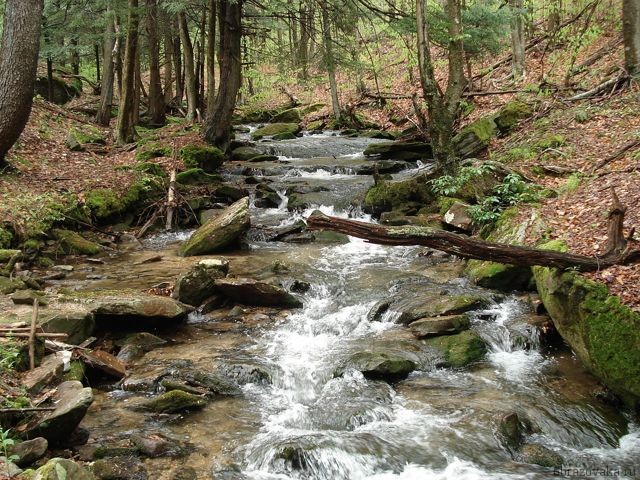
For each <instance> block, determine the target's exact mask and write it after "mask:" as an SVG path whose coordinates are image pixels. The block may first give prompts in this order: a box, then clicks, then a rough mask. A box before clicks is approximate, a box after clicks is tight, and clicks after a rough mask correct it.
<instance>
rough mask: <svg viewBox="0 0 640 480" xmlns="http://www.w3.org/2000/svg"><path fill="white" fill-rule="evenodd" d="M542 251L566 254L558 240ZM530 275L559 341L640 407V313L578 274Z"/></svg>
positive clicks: (542, 270) (540, 271)
mask: <svg viewBox="0 0 640 480" xmlns="http://www.w3.org/2000/svg"><path fill="white" fill-rule="evenodd" d="M541 248H545V249H548V250H556V251H566V245H565V244H564V243H563V242H561V241H558V240H556V241H553V242H549V243H547V244H545V245H542V246H541ZM533 273H534V278H535V280H536V286H537V288H538V293H539V294H540V298H541V299H542V301H543V303H544V306H545V307H546V309H547V311H548V312H549V315H550V316H551V318H552V320H553V323H554V325H555V326H556V329H557V330H558V332H559V333H560V335H561V336H562V338H563V339H564V340H565V341H566V342H567V343H568V344H569V346H570V347H571V349H572V350H573V351H574V352H575V353H576V355H577V356H578V358H579V359H580V360H581V361H582V362H583V363H584V365H585V366H586V367H587V368H588V369H589V370H591V371H592V372H593V373H594V374H595V375H596V376H597V377H598V378H600V379H601V380H602V382H603V383H604V384H605V385H607V387H609V388H610V389H611V390H612V391H613V392H615V393H616V394H618V395H619V396H620V397H621V398H622V399H623V400H625V402H626V403H628V404H629V405H631V406H632V407H635V408H640V313H638V312H635V311H633V310H631V309H630V308H629V307H627V306H626V305H623V304H622V303H620V299H619V298H618V297H615V296H612V295H609V293H608V291H607V287H606V286H605V285H603V284H601V283H597V282H594V281H592V280H589V279H587V278H585V277H583V276H582V275H580V274H578V273H576V272H562V271H559V270H556V269H551V268H543V267H533Z"/></svg>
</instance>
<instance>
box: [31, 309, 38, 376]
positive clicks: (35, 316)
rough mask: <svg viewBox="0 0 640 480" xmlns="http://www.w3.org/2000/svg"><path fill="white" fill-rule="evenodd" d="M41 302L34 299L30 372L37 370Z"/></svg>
mask: <svg viewBox="0 0 640 480" xmlns="http://www.w3.org/2000/svg"><path fill="white" fill-rule="evenodd" d="M39 306H40V302H39V301H38V299H37V298H34V299H33V314H32V315H31V328H29V370H33V369H34V368H36V325H37V323H38V307H39Z"/></svg>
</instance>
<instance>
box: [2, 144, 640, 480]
mask: <svg viewBox="0 0 640 480" xmlns="http://www.w3.org/2000/svg"><path fill="white" fill-rule="evenodd" d="M370 142H373V140H368V139H367V140H364V139H346V138H339V137H334V136H332V135H330V134H322V135H314V136H305V137H302V138H297V139H293V140H286V141H282V142H270V141H267V142H263V143H261V144H259V148H260V150H261V151H262V152H264V153H265V154H269V155H271V156H275V157H276V158H278V160H274V159H270V160H268V161H258V162H250V161H242V162H233V163H231V164H229V165H228V166H227V167H225V168H226V173H225V175H226V176H227V178H228V179H229V180H234V181H237V182H239V183H246V184H248V185H256V184H257V185H259V186H258V187H251V189H252V192H253V193H252V195H251V198H250V199H249V200H248V201H247V204H246V205H236V207H235V208H236V209H237V210H241V208H240V207H242V208H246V210H247V211H246V214H247V215H248V216H249V217H250V221H251V227H250V229H249V230H248V231H247V232H246V233H245V234H244V236H243V238H244V240H243V245H242V247H243V248H235V247H234V248H231V249H228V250H227V251H225V252H224V253H223V254H216V255H206V254H205V255H201V256H197V257H184V256H180V255H179V251H180V250H182V253H185V250H184V249H185V248H186V247H185V245H190V244H191V242H187V243H185V240H187V239H188V238H189V237H191V234H192V232H190V231H185V232H178V233H173V234H161V235H157V236H154V237H150V238H148V239H147V240H145V241H144V242H143V243H142V244H141V245H133V246H132V247H131V248H130V249H129V250H128V251H122V250H121V251H119V252H117V253H114V254H112V255H107V256H103V257H102V258H101V261H102V263H83V261H82V260H79V261H78V263H77V264H74V265H71V266H70V267H67V268H66V270H68V271H65V272H64V275H61V276H60V278H58V279H52V280H50V282H51V283H52V285H53V286H54V289H55V290H57V291H64V292H65V293H64V295H62V297H64V298H61V297H56V300H54V301H52V303H51V305H49V306H48V307H45V311H46V308H51V309H54V308H57V303H56V302H63V303H64V305H66V306H67V308H69V310H73V312H74V314H75V315H76V317H81V318H84V319H85V320H86V318H88V317H91V318H92V321H93V322H95V328H96V329H97V330H96V331H97V332H99V333H100V332H101V333H103V334H104V335H105V340H104V345H105V346H109V345H111V346H112V349H113V351H115V352H119V354H118V355H119V359H120V361H122V362H124V363H125V364H126V366H127V368H126V375H125V376H124V378H122V379H119V380H118V379H116V378H115V377H114V376H113V375H112V376H111V377H109V376H105V374H104V371H105V370H104V369H103V370H101V372H102V373H101V374H100V375H97V374H95V373H92V372H91V371H88V372H86V373H85V374H82V373H81V374H80V375H79V376H78V377H77V379H76V380H80V381H84V383H85V385H88V386H90V387H92V390H89V389H86V388H85V389H83V388H82V384H79V383H78V382H77V381H76V382H75V383H73V382H72V383H70V384H69V385H68V387H67V388H69V389H71V390H72V391H75V392H84V393H83V394H82V395H85V397H87V398H85V397H80V398H85V403H84V404H82V405H83V406H88V410H87V409H85V410H86V415H84V416H80V418H79V419H78V421H79V420H80V419H81V422H80V424H79V426H80V430H77V429H76V430H74V431H73V432H66V433H65V439H66V438H67V437H69V436H71V435H72V433H73V435H76V434H78V432H80V433H82V432H84V434H85V438H83V439H81V441H74V442H61V443H60V444H58V445H55V441H54V445H52V447H53V448H54V450H53V451H54V452H55V453H57V454H59V455H61V456H69V457H72V458H74V459H76V460H78V461H81V462H86V464H87V465H89V466H90V468H91V470H92V472H93V474H94V475H95V476H96V477H97V478H123V479H144V478H154V479H155V478H161V479H173V480H177V479H186V478H197V479H208V478H214V479H238V480H239V479H286V478H298V479H349V480H352V479H379V480H381V479H395V478H397V479H449V478H450V479H458V478H473V479H476V478H486V479H496V478H498V479H502V478H504V479H516V478H521V479H525V478H526V479H547V478H551V477H552V476H553V475H554V469H558V468H564V469H574V468H575V469H578V470H579V469H587V468H591V469H603V468H604V469H606V468H609V469H610V470H613V469H617V470H618V471H619V472H620V475H621V476H625V475H626V477H627V478H637V477H638V476H640V470H639V469H638V465H637V464H638V460H637V459H638V458H640V429H638V426H637V425H636V424H635V423H634V420H633V417H632V416H631V415H630V414H628V413H626V412H625V411H624V410H621V409H620V407H619V406H618V405H616V404H612V403H610V402H607V401H606V398H603V397H606V396H605V395H603V394H602V392H603V389H602V387H600V385H599V384H598V382H597V381H596V380H595V379H594V378H593V377H592V376H590V375H589V374H588V373H586V372H585V371H584V369H583V368H582V366H581V365H580V364H579V362H578V361H577V360H576V359H575V358H574V357H573V355H572V353H571V351H570V350H568V349H567V348H566V346H564V345H563V343H562V341H561V340H560V339H559V338H558V337H557V335H556V334H554V331H553V326H552V324H551V323H550V322H549V319H548V317H545V316H544V315H543V314H542V315H541V314H540V312H539V300H538V299H537V297H536V295H535V294H532V293H530V292H528V293H527V292H525V293H512V294H511V293H510V294H505V293H500V292H495V291H491V290H487V289H483V288H480V287H477V286H474V285H472V284H470V283H469V281H468V280H466V279H465V278H463V276H462V270H463V268H464V264H463V263H462V262H460V261H457V260H455V259H452V258H449V257H446V256H443V255H441V254H439V253H437V252H432V251H425V250H423V249H420V248H412V247H381V246H376V245H370V244H367V243H365V242H363V241H361V240H357V239H354V238H348V237H344V236H341V235H335V234H326V233H325V234H318V233H309V232H306V231H304V228H303V227H304V225H303V224H301V223H300V222H302V221H304V218H305V217H306V216H308V215H309V214H310V213H311V212H312V211H313V210H315V209H320V210H322V211H323V212H325V213H331V214H334V215H340V216H345V217H346V216H351V217H355V218H359V219H361V220H363V221H372V220H371V218H370V217H369V216H368V215H365V214H363V213H362V212H360V211H359V210H358V209H357V208H354V207H352V205H351V202H352V199H353V198H354V197H355V196H357V195H358V194H361V193H362V192H364V190H365V189H366V188H368V187H369V186H370V185H371V184H372V183H373V181H372V179H371V177H369V176H367V175H361V174H359V173H362V172H369V170H370V169H371V163H372V162H371V161H370V160H367V159H365V157H363V156H362V154H361V152H362V150H364V148H365V147H366V146H367V144H368V143H370ZM400 167H401V168H400ZM389 168H390V171H391V170H393V171H396V173H394V175H396V176H403V175H405V176H406V175H409V174H411V173H415V171H416V170H419V169H422V168H425V167H424V166H423V165H422V164H418V163H411V162H404V163H403V164H402V165H400V166H398V165H396V163H393V165H391V164H389ZM367 169H369V170H367ZM397 170H401V171H397ZM369 173H370V172H369ZM260 185H261V186H260ZM254 188H255V190H254ZM239 202H244V200H239ZM241 223H242V222H241ZM243 230H246V225H245V228H243ZM195 253H202V252H200V251H197V249H196V252H195ZM63 270H64V269H63ZM62 277H64V278H62ZM176 279H179V280H178V283H177V285H176V289H175V290H173V294H174V296H175V297H177V299H170V298H168V297H163V296H161V295H160V296H158V295H155V294H158V293H160V294H162V293H170V290H171V287H172V285H173V283H174V282H175V281H176ZM145 291H151V292H152V293H153V294H152V293H145V294H142V293H140V292H145ZM83 292H84V293H83ZM123 292H129V293H127V294H126V295H125V294H123ZM178 300H179V301H178ZM11 308H12V309H13V308H17V307H11ZM18 310H19V309H18ZM16 311H17V310H16ZM28 311H29V309H28V306H25V307H24V312H23V313H25V314H26V312H28ZM82 312H84V313H82ZM16 315H17V313H16ZM82 315H86V316H84V317H83V316H82ZM76 317H73V316H72V315H70V318H76ZM16 318H17V317H16ZM78 325H79V327H78V328H80V326H83V325H86V323H83V322H81V321H78ZM132 331H137V332H141V331H143V332H146V333H144V334H140V333H138V334H135V335H131V332H132ZM56 368H58V369H60V367H56ZM78 395H79V394H78ZM88 395H91V401H89V400H88ZM74 398H77V397H74ZM83 414H84V412H83ZM71 423H72V422H71ZM71 423H67V425H69V424H71ZM76 424H77V422H76ZM73 427H75V425H73ZM41 433H42V432H41V431H38V430H36V431H35V433H34V435H35V434H38V435H40V434H41ZM49 438H51V436H50V435H49ZM634 469H635V470H634ZM577 476H578V478H580V475H577ZM44 478H58V477H44ZM67 478H71V477H67ZM72 478H76V477H72ZM77 478H84V477H77ZM582 478H589V475H587V474H586V473H585V474H583V475H582Z"/></svg>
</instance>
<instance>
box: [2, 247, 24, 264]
mask: <svg viewBox="0 0 640 480" xmlns="http://www.w3.org/2000/svg"><path fill="white" fill-rule="evenodd" d="M20 253H21V250H14V249H6V248H0V263H7V262H8V261H9V260H11V259H12V258H13V257H14V256H15V255H20Z"/></svg>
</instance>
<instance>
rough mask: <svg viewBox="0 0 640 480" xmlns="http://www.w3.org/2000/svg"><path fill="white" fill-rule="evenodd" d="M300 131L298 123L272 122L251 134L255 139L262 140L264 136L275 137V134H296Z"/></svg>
mask: <svg viewBox="0 0 640 480" xmlns="http://www.w3.org/2000/svg"><path fill="white" fill-rule="evenodd" d="M299 131H300V127H299V126H298V124H297V123H271V124H269V125H265V126H264V127H262V128H258V129H257V130H256V131H254V132H253V133H252V134H251V137H252V138H253V139H254V140H260V139H261V138H264V137H273V136H275V135H282V134H286V133H288V134H290V135H294V136H295V134H296V133H298V132H299Z"/></svg>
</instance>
